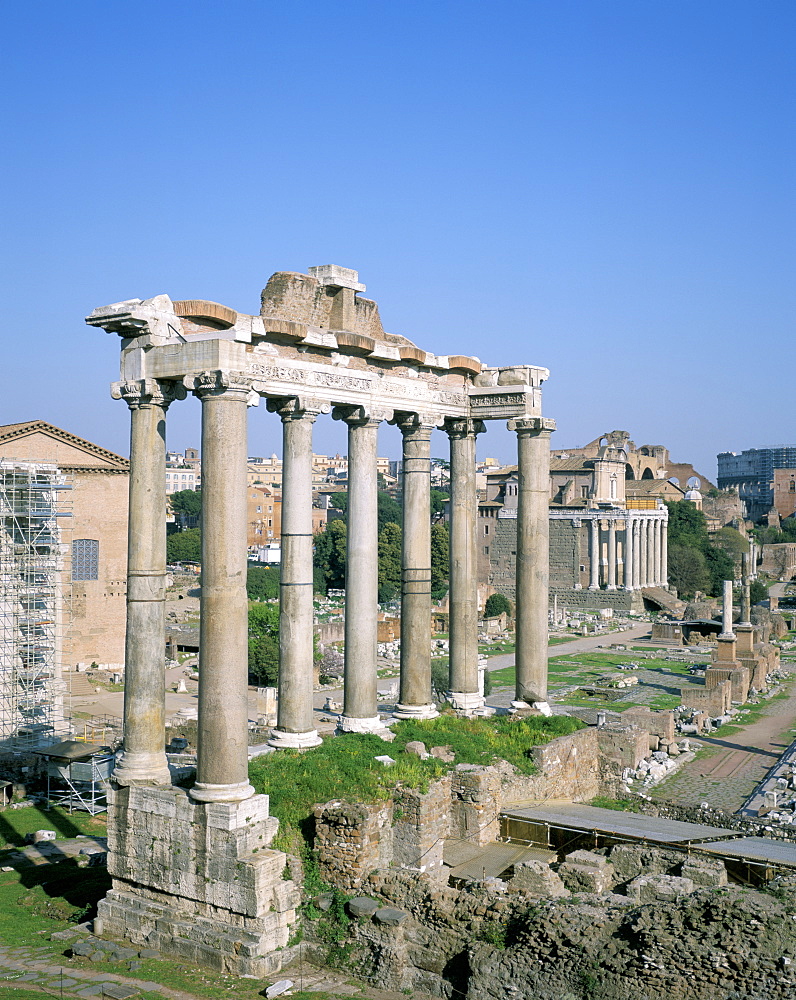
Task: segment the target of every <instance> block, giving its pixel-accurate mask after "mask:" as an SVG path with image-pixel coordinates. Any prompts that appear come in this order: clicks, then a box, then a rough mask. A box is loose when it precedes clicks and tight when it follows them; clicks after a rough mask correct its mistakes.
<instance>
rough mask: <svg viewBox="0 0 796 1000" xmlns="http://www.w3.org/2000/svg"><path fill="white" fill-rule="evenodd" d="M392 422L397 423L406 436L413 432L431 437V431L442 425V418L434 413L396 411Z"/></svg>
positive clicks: (413, 433)
mask: <svg viewBox="0 0 796 1000" xmlns="http://www.w3.org/2000/svg"><path fill="white" fill-rule="evenodd" d="M390 423H391V424H395V426H396V427H397V428H398V429H399V430H400V432H401V433H402V434H403V435H404V437H406V436H407V435H410V434H411V435H418V436H421V437H422V436H428V438H431V432H432V431H435V430H437V428H438V427H439V425H440V418H439V417H438V416H437V415H436V414H434V413H406V412H402V411H396V412H395V414H394V415H393V418H392V420H391V421H390Z"/></svg>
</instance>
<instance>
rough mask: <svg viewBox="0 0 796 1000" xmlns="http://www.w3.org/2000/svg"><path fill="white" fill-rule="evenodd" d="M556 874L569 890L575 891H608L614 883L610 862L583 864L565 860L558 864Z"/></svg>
mask: <svg viewBox="0 0 796 1000" xmlns="http://www.w3.org/2000/svg"><path fill="white" fill-rule="evenodd" d="M583 853H584V854H585V853H588V852H586V851H584V852H583ZM603 860H604V859H603ZM558 876H559V878H560V879H561V881H562V882H563V883H564V885H565V886H566V887H567V889H569V891H570V892H576V893H577V892H596V893H602V892H609V891H610V889H611V888H612V886H614V885H615V883H616V879H615V876H614V869H613V865H610V864H602V865H583V864H576V863H574V862H571V861H569V860H567V861H565V862H564V863H563V864H562V865H559V867H558Z"/></svg>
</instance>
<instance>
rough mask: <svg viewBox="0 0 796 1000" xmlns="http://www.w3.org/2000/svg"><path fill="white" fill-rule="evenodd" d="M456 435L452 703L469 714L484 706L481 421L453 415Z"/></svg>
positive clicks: (450, 426) (451, 432)
mask: <svg viewBox="0 0 796 1000" xmlns="http://www.w3.org/2000/svg"><path fill="white" fill-rule="evenodd" d="M445 429H446V431H447V432H448V437H449V438H450V460H451V469H450V473H451V479H450V482H451V501H450V522H449V523H450V605H449V607H450V660H449V663H450V692H449V694H448V699H449V701H450V703H451V705H452V706H453V707H454V708H455V709H456V710H457V711H459V712H461V713H462V714H463V715H471V714H472V713H473V712H475V711H477V710H478V709H481V708H483V706H484V698H483V696H482V694H481V692H480V691H479V685H478V573H477V566H478V561H477V560H478V557H477V546H478V539H477V524H476V519H477V516H478V495H477V492H476V486H475V438H476V434H480V433H481V432H482V431H483V429H484V425H483V422H482V421H480V420H460V419H449V420H447V421H446V424H445Z"/></svg>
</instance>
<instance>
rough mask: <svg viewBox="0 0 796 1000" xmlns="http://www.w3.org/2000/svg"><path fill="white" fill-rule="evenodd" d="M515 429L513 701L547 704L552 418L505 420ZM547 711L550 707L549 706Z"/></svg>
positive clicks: (511, 428) (553, 423)
mask: <svg viewBox="0 0 796 1000" xmlns="http://www.w3.org/2000/svg"><path fill="white" fill-rule="evenodd" d="M509 429H510V430H514V431H516V432H517V459H518V461H517V467H518V478H519V493H518V507H517V576H516V605H517V607H516V612H515V616H516V637H517V641H516V652H515V664H516V670H517V688H516V700H517V701H518V702H521V703H524V704H527V705H540V706H541V705H544V706H546V705H547V603H548V592H549V580H550V553H549V548H550V546H549V539H550V527H549V525H550V521H549V517H550V514H549V502H550V434H551V432H552V431H554V430H555V421H553V420H549V419H547V418H545V417H524V418H520V419H517V420H510V421H509ZM548 711H549V709H548Z"/></svg>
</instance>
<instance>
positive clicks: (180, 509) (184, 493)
mask: <svg viewBox="0 0 796 1000" xmlns="http://www.w3.org/2000/svg"><path fill="white" fill-rule="evenodd" d="M169 503H170V504H171V509H172V510H173V511H174V513H175V514H188V515H189V516H191V517H198V516H199V515H200V514H201V513H202V491H201V490H177V492H176V493H172V494H171V495H170V496H169Z"/></svg>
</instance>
